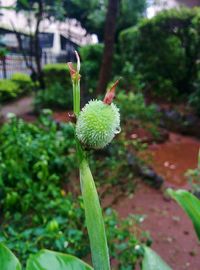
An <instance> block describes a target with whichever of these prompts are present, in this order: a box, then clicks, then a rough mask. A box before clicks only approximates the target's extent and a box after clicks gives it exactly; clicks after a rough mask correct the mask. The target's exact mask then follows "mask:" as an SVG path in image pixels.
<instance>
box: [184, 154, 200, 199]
mask: <svg viewBox="0 0 200 270" xmlns="http://www.w3.org/2000/svg"><path fill="white" fill-rule="evenodd" d="M186 176H187V178H188V182H189V184H190V187H191V191H192V193H194V194H199V192H200V152H199V155H198V165H197V168H195V169H189V170H188V171H187V172H186Z"/></svg>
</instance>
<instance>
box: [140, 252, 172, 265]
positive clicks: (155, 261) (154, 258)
mask: <svg viewBox="0 0 200 270" xmlns="http://www.w3.org/2000/svg"><path fill="white" fill-rule="evenodd" d="M142 270H172V268H170V267H169V266H168V265H167V264H166V263H165V262H164V261H163V260H162V259H161V258H160V257H159V256H158V254H157V253H156V252H155V251H153V250H152V249H151V248H149V247H144V259H143V261H142Z"/></svg>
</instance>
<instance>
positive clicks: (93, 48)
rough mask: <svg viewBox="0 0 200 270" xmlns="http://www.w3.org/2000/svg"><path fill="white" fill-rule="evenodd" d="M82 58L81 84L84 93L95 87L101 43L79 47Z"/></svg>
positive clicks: (100, 56) (101, 52) (100, 55)
mask: <svg viewBox="0 0 200 270" xmlns="http://www.w3.org/2000/svg"><path fill="white" fill-rule="evenodd" d="M79 53H80V56H81V60H82V62H83V63H82V65H81V70H82V77H83V80H82V85H83V88H84V93H85V91H86V93H88V91H90V92H91V91H92V90H95V89H96V87H97V81H98V75H99V69H100V63H101V59H102V55H103V44H95V45H87V46H83V47H81V48H80V49H79Z"/></svg>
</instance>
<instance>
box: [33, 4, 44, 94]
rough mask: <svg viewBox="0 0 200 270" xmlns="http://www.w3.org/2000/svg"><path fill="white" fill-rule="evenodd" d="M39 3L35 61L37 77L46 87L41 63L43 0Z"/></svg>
mask: <svg viewBox="0 0 200 270" xmlns="http://www.w3.org/2000/svg"><path fill="white" fill-rule="evenodd" d="M38 5H39V9H38V14H37V24H36V29H35V34H34V46H35V63H36V68H37V77H38V78H37V79H38V81H39V84H40V88H41V89H44V88H45V83H44V76H43V72H42V65H41V59H42V50H41V48H40V40H39V27H40V23H41V21H42V16H43V2H42V0H40V1H39V3H38Z"/></svg>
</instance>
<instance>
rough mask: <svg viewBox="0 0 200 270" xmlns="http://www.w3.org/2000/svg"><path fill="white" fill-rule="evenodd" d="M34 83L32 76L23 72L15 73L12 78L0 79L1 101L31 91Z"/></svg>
mask: <svg viewBox="0 0 200 270" xmlns="http://www.w3.org/2000/svg"><path fill="white" fill-rule="evenodd" d="M32 88H33V83H32V81H31V79H30V77H29V76H28V75H26V74H23V73H15V74H13V75H12V77H11V79H6V80H4V79H2V80H0V102H4V101H9V100H12V99H16V98H18V97H20V96H21V95H22V94H26V93H28V92H30V91H31V90H32Z"/></svg>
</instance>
